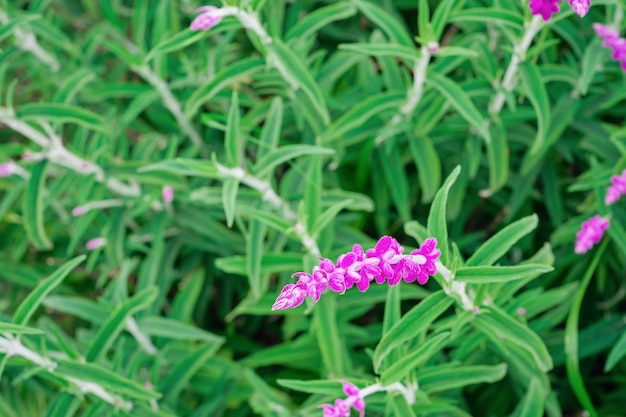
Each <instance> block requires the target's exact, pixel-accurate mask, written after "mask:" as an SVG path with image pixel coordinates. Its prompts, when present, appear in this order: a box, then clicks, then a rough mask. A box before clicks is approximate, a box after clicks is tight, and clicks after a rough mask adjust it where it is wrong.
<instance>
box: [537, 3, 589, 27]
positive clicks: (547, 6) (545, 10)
mask: <svg viewBox="0 0 626 417" xmlns="http://www.w3.org/2000/svg"><path fill="white" fill-rule="evenodd" d="M559 3H560V0H530V2H529V3H528V6H529V7H530V12H531V13H532V14H533V15H541V17H542V18H543V20H544V21H546V22H547V21H548V20H550V18H551V17H552V15H553V14H554V13H558V12H559V9H560V7H559ZM569 6H570V7H571V8H572V10H573V11H574V13H576V14H577V15H578V16H580V17H584V16H585V15H586V14H587V12H588V11H589V8H590V7H591V1H590V0H569Z"/></svg>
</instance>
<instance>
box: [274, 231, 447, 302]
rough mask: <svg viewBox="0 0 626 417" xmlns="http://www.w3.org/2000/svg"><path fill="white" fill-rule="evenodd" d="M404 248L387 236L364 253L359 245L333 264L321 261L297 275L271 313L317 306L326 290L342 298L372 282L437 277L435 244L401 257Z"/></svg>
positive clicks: (428, 242) (421, 281)
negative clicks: (307, 304)
mask: <svg viewBox="0 0 626 417" xmlns="http://www.w3.org/2000/svg"><path fill="white" fill-rule="evenodd" d="M403 252H404V248H403V247H401V246H400V245H399V244H398V241H397V240H395V239H394V238H392V237H390V236H383V237H381V238H380V239H379V240H378V243H376V246H375V247H373V248H371V249H368V250H367V251H364V250H363V248H362V247H361V246H360V245H354V246H353V248H352V251H350V252H348V253H345V254H342V255H340V256H339V257H338V258H337V262H336V263H333V261H331V260H330V259H326V258H321V259H320V263H319V265H316V266H315V267H313V271H312V273H311V274H309V273H306V272H297V273H295V274H293V276H294V277H297V278H298V281H297V282H296V283H295V284H288V285H286V286H285V287H284V288H283V289H282V291H281V293H280V295H279V296H278V298H277V299H276V302H275V303H274V305H273V306H272V310H283V309H286V308H294V307H297V306H299V305H300V304H302V302H303V301H304V299H305V298H307V297H310V298H312V299H313V302H317V301H318V300H319V298H320V296H321V295H322V293H324V292H325V291H326V290H327V289H328V288H330V290H331V291H334V292H338V293H340V294H343V293H344V292H345V291H346V290H348V289H350V288H352V287H353V286H355V285H356V287H357V288H358V289H359V290H360V291H361V292H365V291H367V289H368V288H369V286H370V283H371V282H372V281H376V283H378V284H383V283H384V282H385V281H386V282H387V283H388V284H389V285H397V284H398V283H400V281H402V280H404V281H405V282H415V281H417V282H418V283H419V284H420V285H424V284H426V282H427V281H428V278H429V276H432V275H435V274H436V273H437V267H436V265H435V262H436V261H437V259H438V258H439V255H440V254H441V253H440V252H439V250H438V249H437V240H436V239H434V238H429V239H426V240H425V241H424V243H423V244H422V246H421V247H420V248H419V249H415V250H413V251H412V252H411V253H410V254H406V255H405V254H404V253H403Z"/></svg>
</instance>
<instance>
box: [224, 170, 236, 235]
mask: <svg viewBox="0 0 626 417" xmlns="http://www.w3.org/2000/svg"><path fill="white" fill-rule="evenodd" d="M238 191H239V180H238V179H236V178H228V179H225V180H224V184H223V186H222V204H223V206H224V213H225V214H226V225H227V226H228V227H233V223H234V222H235V210H236V208H237V192H238Z"/></svg>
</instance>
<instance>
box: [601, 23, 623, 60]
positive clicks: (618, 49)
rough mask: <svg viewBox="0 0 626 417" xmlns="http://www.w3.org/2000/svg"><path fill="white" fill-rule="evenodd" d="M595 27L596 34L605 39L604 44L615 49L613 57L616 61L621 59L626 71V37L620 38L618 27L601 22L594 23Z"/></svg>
mask: <svg viewBox="0 0 626 417" xmlns="http://www.w3.org/2000/svg"><path fill="white" fill-rule="evenodd" d="M593 28H594V30H595V31H596V34H597V35H598V36H599V37H600V38H602V39H604V42H603V43H602V45H603V46H605V47H607V48H611V49H612V50H613V54H612V55H611V58H612V59H614V60H615V61H619V62H620V64H621V67H622V69H623V70H624V71H626V39H624V38H620V36H619V32H618V31H617V30H616V29H613V28H611V27H608V26H605V25H603V24H601V23H594V24H593Z"/></svg>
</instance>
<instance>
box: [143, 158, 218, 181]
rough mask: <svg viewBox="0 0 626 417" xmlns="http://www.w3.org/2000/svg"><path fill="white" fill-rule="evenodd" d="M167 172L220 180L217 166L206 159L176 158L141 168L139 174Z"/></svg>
mask: <svg viewBox="0 0 626 417" xmlns="http://www.w3.org/2000/svg"><path fill="white" fill-rule="evenodd" d="M150 171H165V172H171V173H174V174H178V175H185V176H190V177H205V178H220V177H221V175H220V173H219V172H218V170H217V168H216V167H215V164H214V163H213V162H211V161H206V160H204V159H185V158H176V159H170V160H167V161H162V162H157V163H154V164H150V165H146V166H145V167H142V168H139V172H150Z"/></svg>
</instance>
